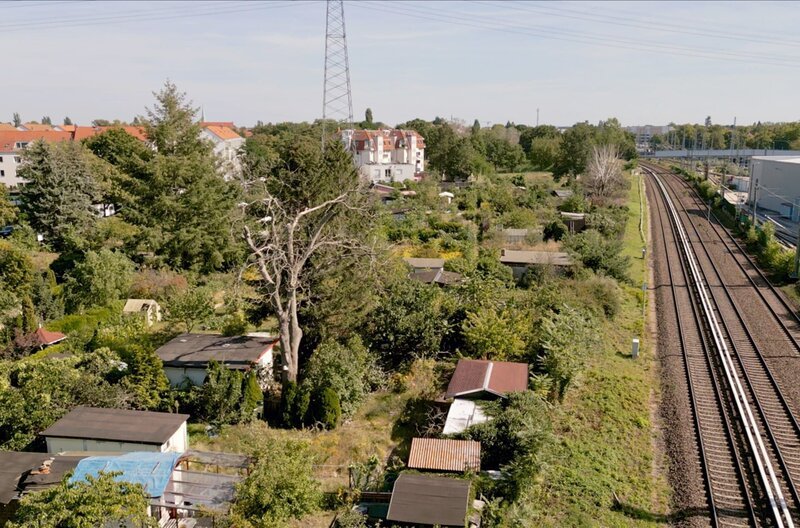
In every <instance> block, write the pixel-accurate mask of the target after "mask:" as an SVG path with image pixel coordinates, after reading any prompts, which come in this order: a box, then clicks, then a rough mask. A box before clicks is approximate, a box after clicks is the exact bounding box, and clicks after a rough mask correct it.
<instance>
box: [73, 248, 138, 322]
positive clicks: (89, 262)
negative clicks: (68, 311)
mask: <svg viewBox="0 0 800 528" xmlns="http://www.w3.org/2000/svg"><path fill="white" fill-rule="evenodd" d="M134 271H135V270H134V264H133V262H131V260H130V259H129V258H128V257H126V256H125V255H123V254H122V253H117V252H115V251H111V250H108V249H101V250H100V251H97V252H95V251H89V252H87V253H86V255H85V258H84V260H83V261H82V262H78V263H77V264H76V265H75V268H74V269H73V270H72V271H70V272H69V273H68V275H67V277H66V281H65V288H66V292H67V301H68V304H69V306H70V307H71V308H73V309H75V308H81V307H88V306H109V305H110V304H111V303H113V302H114V301H118V300H120V299H124V298H126V297H127V296H128V291H129V290H130V287H131V284H132V282H133V273H134Z"/></svg>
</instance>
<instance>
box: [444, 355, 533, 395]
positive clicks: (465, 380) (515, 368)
mask: <svg viewBox="0 0 800 528" xmlns="http://www.w3.org/2000/svg"><path fill="white" fill-rule="evenodd" d="M527 389H528V364H527V363H512V362H509V361H486V360H483V359H459V360H458V364H457V365H456V370H455V372H453V377H452V378H450V384H449V385H448V386H447V397H448V398H453V397H457V396H464V395H468V394H475V393H479V392H488V393H491V394H494V395H496V396H505V395H506V393H509V392H519V391H525V390H527Z"/></svg>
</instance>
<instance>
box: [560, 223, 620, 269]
mask: <svg viewBox="0 0 800 528" xmlns="http://www.w3.org/2000/svg"><path fill="white" fill-rule="evenodd" d="M564 246H565V247H566V249H568V250H569V251H571V252H573V253H574V254H576V255H577V256H578V258H579V259H580V260H581V262H583V264H584V266H586V267H587V268H589V269H592V270H594V271H601V272H603V273H606V274H607V275H608V276H610V277H613V278H615V279H617V280H620V281H627V280H628V266H629V265H630V262H629V258H628V257H626V256H624V255H622V242H621V241H619V240H613V239H612V240H608V239H606V238H604V237H603V235H601V234H600V233H599V232H598V231H596V230H594V229H587V230H586V231H583V232H581V233H578V234H576V235H572V236H570V237H568V238H567V239H566V243H565V245H564Z"/></svg>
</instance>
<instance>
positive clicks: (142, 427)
mask: <svg viewBox="0 0 800 528" xmlns="http://www.w3.org/2000/svg"><path fill="white" fill-rule="evenodd" d="M188 419H189V416H188V415H186V414H175V413H161V412H150V411H131V410H127V409H99V408H95V407H76V408H75V409H73V410H72V411H71V412H70V413H69V414H67V415H66V416H64V417H63V418H61V419H60V420H58V421H57V422H56V423H54V424H53V425H51V426H50V427H48V428H47V429H45V430H44V431H42V433H41V436H43V437H44V438H45V440H46V441H47V451H48V453H64V452H76V451H98V452H112V453H129V452H132V451H160V452H165V451H177V452H178V453H182V452H184V451H186V449H187V448H188V440H187V436H186V420H188Z"/></svg>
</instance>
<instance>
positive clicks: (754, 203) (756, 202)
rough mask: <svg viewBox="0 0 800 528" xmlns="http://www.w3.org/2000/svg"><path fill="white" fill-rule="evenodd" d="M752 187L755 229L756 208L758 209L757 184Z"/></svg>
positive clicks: (754, 223) (755, 224)
mask: <svg viewBox="0 0 800 528" xmlns="http://www.w3.org/2000/svg"><path fill="white" fill-rule="evenodd" d="M755 185H756V186H755V187H753V227H757V226H758V224H757V223H756V208H757V207H758V182H756V184H755Z"/></svg>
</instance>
